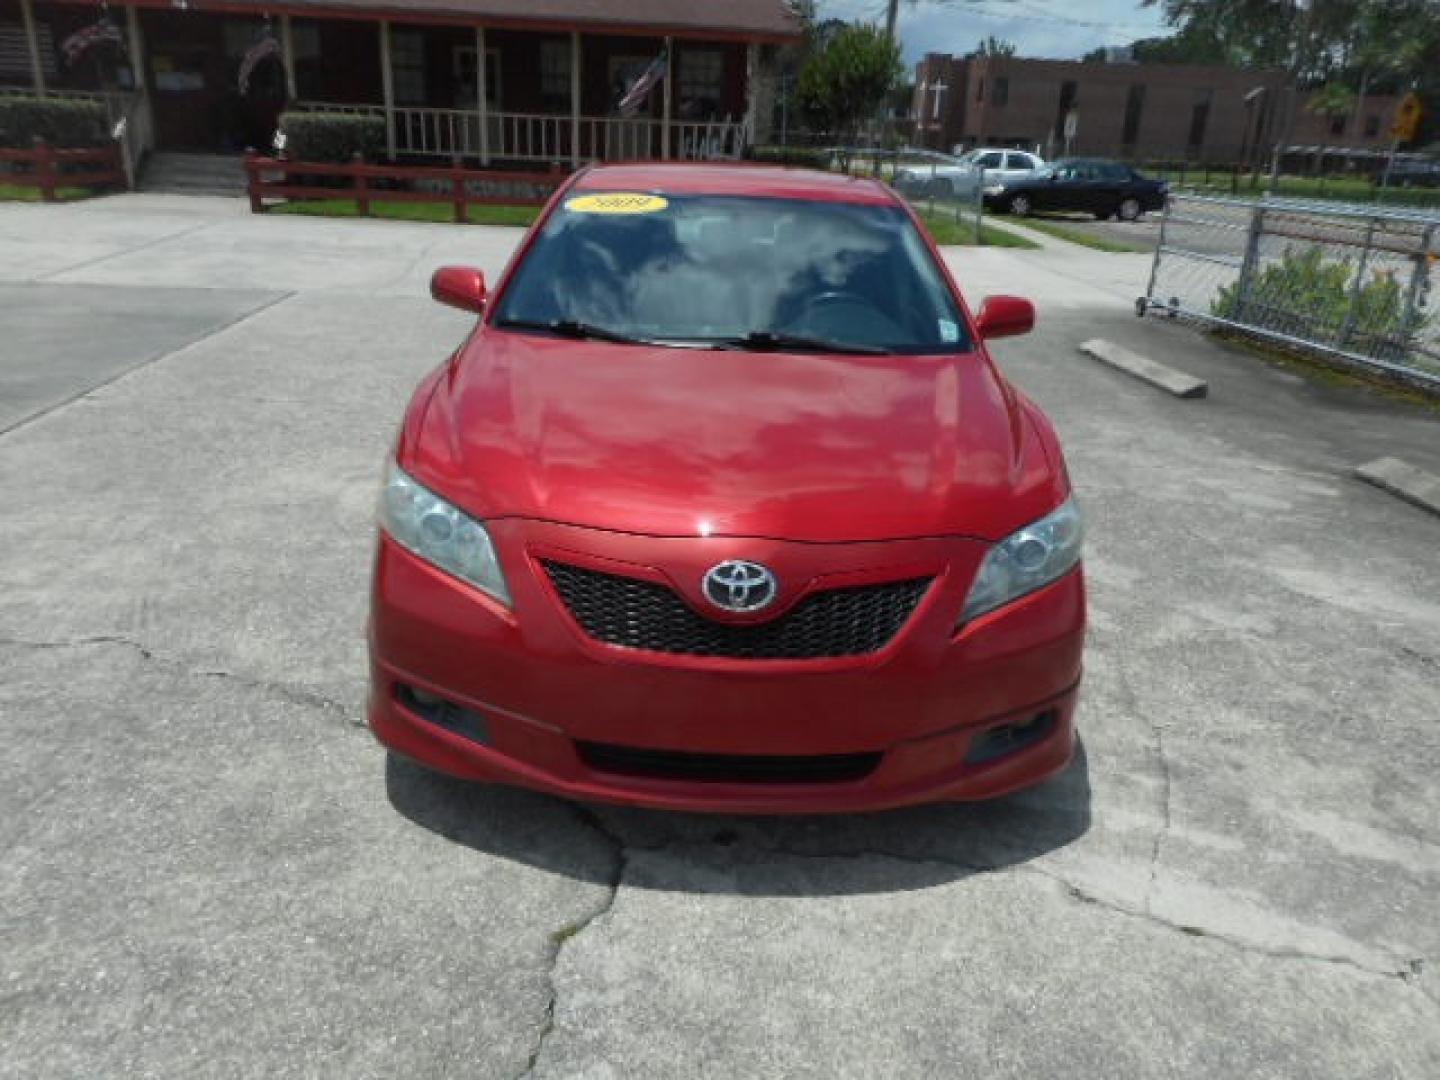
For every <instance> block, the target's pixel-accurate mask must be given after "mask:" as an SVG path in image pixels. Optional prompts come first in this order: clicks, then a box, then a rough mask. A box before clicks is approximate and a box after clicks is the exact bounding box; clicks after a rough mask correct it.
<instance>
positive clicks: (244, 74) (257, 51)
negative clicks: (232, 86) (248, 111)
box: [240, 26, 280, 94]
mask: <svg viewBox="0 0 1440 1080" xmlns="http://www.w3.org/2000/svg"><path fill="white" fill-rule="evenodd" d="M270 56H273V57H275V58H276V59H279V57H280V42H279V41H277V40H276V38H275V35H274V34H272V33H271V32H270V28H269V27H268V26H267V27H266V28H265V29H264V30H262V31H260V36H259V37H257V38H256V39H255V44H254V45H251V46H250V48H248V49H246V50H245V55H244V56H242V57H241V58H240V93H241V94H248V93H249V92H250V76H251V75H253V74H255V69H256V68H257V67H259V66H260V61H262V60H264V59H265V58H266V57H270Z"/></svg>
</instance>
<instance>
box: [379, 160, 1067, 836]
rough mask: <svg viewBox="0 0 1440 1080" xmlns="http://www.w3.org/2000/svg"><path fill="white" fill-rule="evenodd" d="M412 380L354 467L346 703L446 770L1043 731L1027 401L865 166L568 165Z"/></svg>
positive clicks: (1049, 526)
mask: <svg viewBox="0 0 1440 1080" xmlns="http://www.w3.org/2000/svg"><path fill="white" fill-rule="evenodd" d="M431 288H432V292H433V293H434V295H435V297H436V298H437V299H439V300H441V301H444V302H446V303H449V304H453V305H455V306H457V307H460V308H464V309H467V310H471V311H474V312H476V313H478V314H480V315H481V316H482V317H481V318H480V319H479V320H478V322H477V323H476V326H475V328H474V330H473V331H472V332H471V334H470V336H469V338H468V339H467V340H466V342H465V344H464V345H463V346H462V347H461V348H460V349H459V351H458V352H456V353H455V355H454V356H452V357H451V358H450V359H449V361H448V362H446V363H445V364H444V365H443V366H442V367H440V368H439V369H438V370H437V371H435V372H434V373H432V374H431V375H430V376H429V377H428V378H426V379H425V381H424V382H423V383H422V384H421V385H420V387H419V389H418V390H417V391H416V393H415V396H414V398H413V399H412V400H411V402H410V405H409V408H408V410H407V411H406V415H405V419H404V424H403V427H402V430H401V432H400V437H399V440H398V443H397V445H396V447H395V453H394V457H393V458H392V459H391V461H390V462H389V465H388V472H387V476H386V480H385V484H384V491H383V494H382V496H381V500H380V508H379V518H380V541H379V550H378V554H377V557H376V563H375V577H374V592H373V597H372V613H371V621H370V650H371V664H372V675H371V678H372V682H371V691H370V706H369V716H370V725H371V727H372V728H373V730H374V731H375V734H376V735H377V736H378V737H379V738H380V740H381V741H382V742H383V743H384V744H385V745H386V746H388V747H390V748H391V749H392V750H393V751H395V752H396V753H399V754H402V755H404V756H406V757H409V758H413V759H415V760H416V761H419V762H422V763H424V764H425V765H428V766H430V767H432V768H435V769H438V770H440V771H443V772H446V773H450V774H453V775H455V776H460V777H466V778H470V779H474V780H484V781H494V782H500V783H507V784H519V785H524V786H526V787H531V788H537V789H540V790H542V791H548V792H553V793H555V794H557V795H562V796H569V797H574V798H578V799H586V800H590V799H594V800H606V801H611V802H617V803H629V804H636V805H645V806H656V807H673V808H681V809H687V810H717V811H721V810H723V811H741V812H777V811H782V812H783V811H795V812H811V811H847V810H861V809H875V808H880V807H889V806H899V805H904V804H909V803H919V802H928V801H942V800H959V799H977V798H986V797H990V796H994V795H1000V794H1003V793H1005V792H1009V791H1013V790H1015V789H1017V788H1021V787H1025V786H1027V785H1031V784H1035V783H1037V782H1039V781H1041V780H1043V779H1045V778H1047V777H1049V776H1051V775H1052V774H1054V773H1055V772H1057V771H1059V770H1060V769H1062V768H1063V767H1064V766H1065V764H1066V763H1067V762H1068V761H1069V759H1070V756H1071V752H1072V748H1073V745H1074V728H1073V726H1072V715H1073V712H1074V708H1075V698H1076V690H1077V685H1078V683H1079V680H1080V653H1081V640H1082V637H1083V632H1084V624H1085V592H1084V585H1083V582H1082V578H1081V569H1080V545H1081V523H1080V516H1079V512H1078V511H1077V509H1076V505H1075V501H1074V499H1073V497H1072V495H1071V491H1070V484H1069V479H1068V477H1067V475H1066V471H1065V464H1064V460H1063V458H1062V456H1061V452H1060V447H1059V444H1058V442H1057V441H1056V437H1055V433H1054V430H1053V428H1052V427H1051V425H1050V423H1049V421H1048V420H1047V419H1046V418H1045V416H1044V414H1042V413H1041V411H1040V410H1039V409H1038V408H1037V407H1036V406H1035V405H1034V404H1033V403H1032V402H1031V401H1030V400H1028V399H1027V398H1026V397H1025V396H1024V395H1023V394H1021V393H1020V392H1019V391H1018V390H1017V389H1016V388H1015V387H1014V386H1012V385H1011V384H1010V383H1009V382H1007V381H1006V380H1005V377H1004V376H1003V375H1002V374H1001V373H1000V372H999V370H998V369H997V368H996V366H995V365H994V363H993V362H992V361H991V359H990V357H989V356H988V355H987V354H986V350H985V342H986V340H987V339H990V338H996V337H1001V336H1004V335H1007V334H1019V333H1024V332H1025V331H1027V330H1029V329H1030V327H1031V326H1032V324H1033V321H1034V314H1033V311H1032V309H1031V306H1030V304H1029V303H1028V302H1027V301H1024V300H1019V299H1016V298H1013V297H990V298H989V299H987V300H986V301H985V302H984V303H983V304H981V306H980V308H979V311H978V313H976V314H973V315H972V313H971V312H970V311H969V310H968V309H967V307H966V305H965V303H964V301H963V300H962V299H961V297H960V294H959V291H958V290H957V289H956V286H955V283H954V281H953V280H952V279H951V277H950V275H949V273H948V272H947V270H946V268H945V265H944V263H943V262H942V261H941V259H940V258H939V255H938V253H937V252H936V250H935V248H934V247H933V246H932V245H931V243H930V242H929V240H928V239H927V237H926V236H925V234H924V233H923V232H922V231H921V229H920V227H919V226H918V225H917V223H916V221H915V219H914V218H913V216H912V215H911V214H910V212H909V211H908V209H907V208H906V207H905V205H904V204H903V203H901V202H900V201H899V200H898V199H897V198H896V197H895V196H894V195H893V194H892V193H891V192H890V191H889V189H888V188H886V187H884V186H883V185H882V184H879V183H876V182H873V181H870V180H855V179H849V178H845V177H841V176H833V175H826V174H823V173H813V172H805V171H795V170H787V169H777V168H764V167H756V166H743V165H631V166H612V167H603V168H594V169H590V170H587V171H584V172H582V173H580V174H578V175H577V176H576V177H575V178H574V179H573V180H571V181H570V182H569V183H568V184H567V185H566V187H565V188H564V189H562V190H561V191H560V192H558V193H557V194H556V196H555V198H554V199H553V200H552V201H551V203H550V205H549V206H548V207H547V209H546V211H545V213H544V214H543V215H542V216H541V218H540V220H539V221H538V222H537V223H536V225H535V226H534V227H533V228H532V229H531V230H530V232H529V234H528V235H527V236H526V238H525V241H524V243H523V244H522V245H521V248H520V250H519V252H518V253H517V254H516V256H515V258H514V259H513V260H512V262H511V265H510V267H509V269H508V270H507V271H506V273H505V275H504V276H503V278H502V279H501V281H500V283H499V285H498V287H497V288H496V289H495V291H494V292H493V293H492V294H490V295H488V296H487V294H486V291H485V286H484V282H483V280H482V278H481V276H480V274H479V273H478V272H477V271H474V270H468V269H460V268H453V267H452V268H446V269H442V270H440V271H438V272H437V273H436V274H435V277H434V280H433V282H432V285H431Z"/></svg>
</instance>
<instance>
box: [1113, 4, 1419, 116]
mask: <svg viewBox="0 0 1440 1080" xmlns="http://www.w3.org/2000/svg"><path fill="white" fill-rule="evenodd" d="M1141 2H1142V3H1143V4H1144V5H1145V6H1146V7H1157V6H1158V7H1160V8H1161V9H1162V10H1163V11H1164V12H1165V18H1166V21H1167V22H1169V23H1170V24H1171V25H1172V26H1174V27H1177V28H1178V30H1179V33H1178V34H1177V35H1176V37H1177V38H1179V37H1183V36H1185V35H1194V36H1195V38H1196V39H1197V40H1210V41H1212V42H1213V43H1214V45H1215V48H1216V50H1217V58H1218V59H1220V60H1221V62H1224V63H1231V64H1248V65H1256V66H1264V67H1283V68H1284V69H1285V70H1286V73H1287V75H1288V77H1289V85H1290V88H1291V93H1292V94H1295V93H1298V92H1299V90H1301V89H1302V88H1306V87H1319V86H1323V85H1325V84H1327V83H1330V82H1343V83H1344V84H1345V85H1346V86H1348V87H1350V88H1351V89H1353V90H1355V91H1357V97H1358V99H1359V101H1358V104H1359V105H1361V106H1363V104H1364V98H1365V96H1366V95H1367V94H1369V93H1370V92H1372V91H1375V90H1382V89H1383V90H1385V91H1387V92H1391V93H1398V92H1403V91H1405V90H1409V89H1415V90H1417V91H1419V93H1420V94H1421V96H1422V98H1425V99H1427V102H1428V105H1429V107H1428V108H1427V110H1426V111H1427V113H1428V114H1430V115H1431V116H1432V117H1433V116H1434V113H1435V111H1436V109H1437V108H1440V3H1436V0H1141ZM1172 40H1173V39H1172ZM1292 100H1293V98H1292ZM1295 111H1296V110H1295V109H1294V107H1293V105H1292V107H1291V108H1290V110H1289V111H1288V114H1287V116H1288V119H1287V127H1286V130H1285V131H1284V132H1283V133H1282V136H1281V137H1282V140H1283V141H1284V142H1286V143H1288V142H1290V141H1291V137H1292V134H1293V128H1292V127H1291V126H1290V125H1293V123H1294V116H1295ZM1352 111H1353V112H1354V113H1355V114H1356V115H1357V116H1358V114H1359V113H1361V112H1363V108H1356V109H1353V110H1352Z"/></svg>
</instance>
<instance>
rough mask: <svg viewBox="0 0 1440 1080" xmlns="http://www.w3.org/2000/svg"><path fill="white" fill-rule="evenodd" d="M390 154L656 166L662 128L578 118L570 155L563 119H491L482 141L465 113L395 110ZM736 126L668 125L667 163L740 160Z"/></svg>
mask: <svg viewBox="0 0 1440 1080" xmlns="http://www.w3.org/2000/svg"><path fill="white" fill-rule="evenodd" d="M294 107H295V108H297V109H303V110H306V111H309V112H337V113H345V114H347V115H351V116H373V117H376V118H377V119H383V118H384V116H385V107H384V106H383V105H356V104H348V103H336V102H327V101H299V102H296V103H295V105H294ZM394 117H395V150H396V152H397V153H400V154H411V155H415V156H419V157H439V158H445V159H447V160H448V159H450V158H452V157H456V156H460V157H472V158H485V159H488V160H499V161H568V160H570V159H571V158H572V157H578V158H580V159H582V160H586V161H593V160H600V161H636V160H658V159H660V158H662V157H664V156H665V154H664V151H665V134H664V129H665V121H663V120H651V119H629V118H626V117H620V116H582V117H580V123H579V126H578V130H579V140H580V145H579V148H578V150H579V152H578V154H576V153H573V149H574V148H573V147H572V142H573V140H574V138H575V133H576V124H575V120H574V118H573V117H571V116H568V115H566V114H563V113H508V112H491V113H488V114H487V115H486V117H485V125H486V127H485V136H486V137H485V139H484V140H483V144H482V140H481V138H480V114H479V113H478V112H475V111H473V110H469V109H430V108H417V107H413V106H408V105H398V106H396V107H395V110H394ZM748 134H749V133H748V131H747V129H746V127H745V123H744V122H743V121H740V120H715V121H704V122H696V121H684V120H672V121H670V157H671V158H673V159H675V160H678V161H709V160H717V159H726V158H738V157H740V155H741V153H742V152H743V151H744V149H745V144H746V140H747V136H748Z"/></svg>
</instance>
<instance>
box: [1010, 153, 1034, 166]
mask: <svg viewBox="0 0 1440 1080" xmlns="http://www.w3.org/2000/svg"><path fill="white" fill-rule="evenodd" d="M1005 167H1006V168H1007V169H1033V168H1034V167H1035V164H1034V162H1032V161H1031V160H1030V155H1029V154H1006V155H1005Z"/></svg>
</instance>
